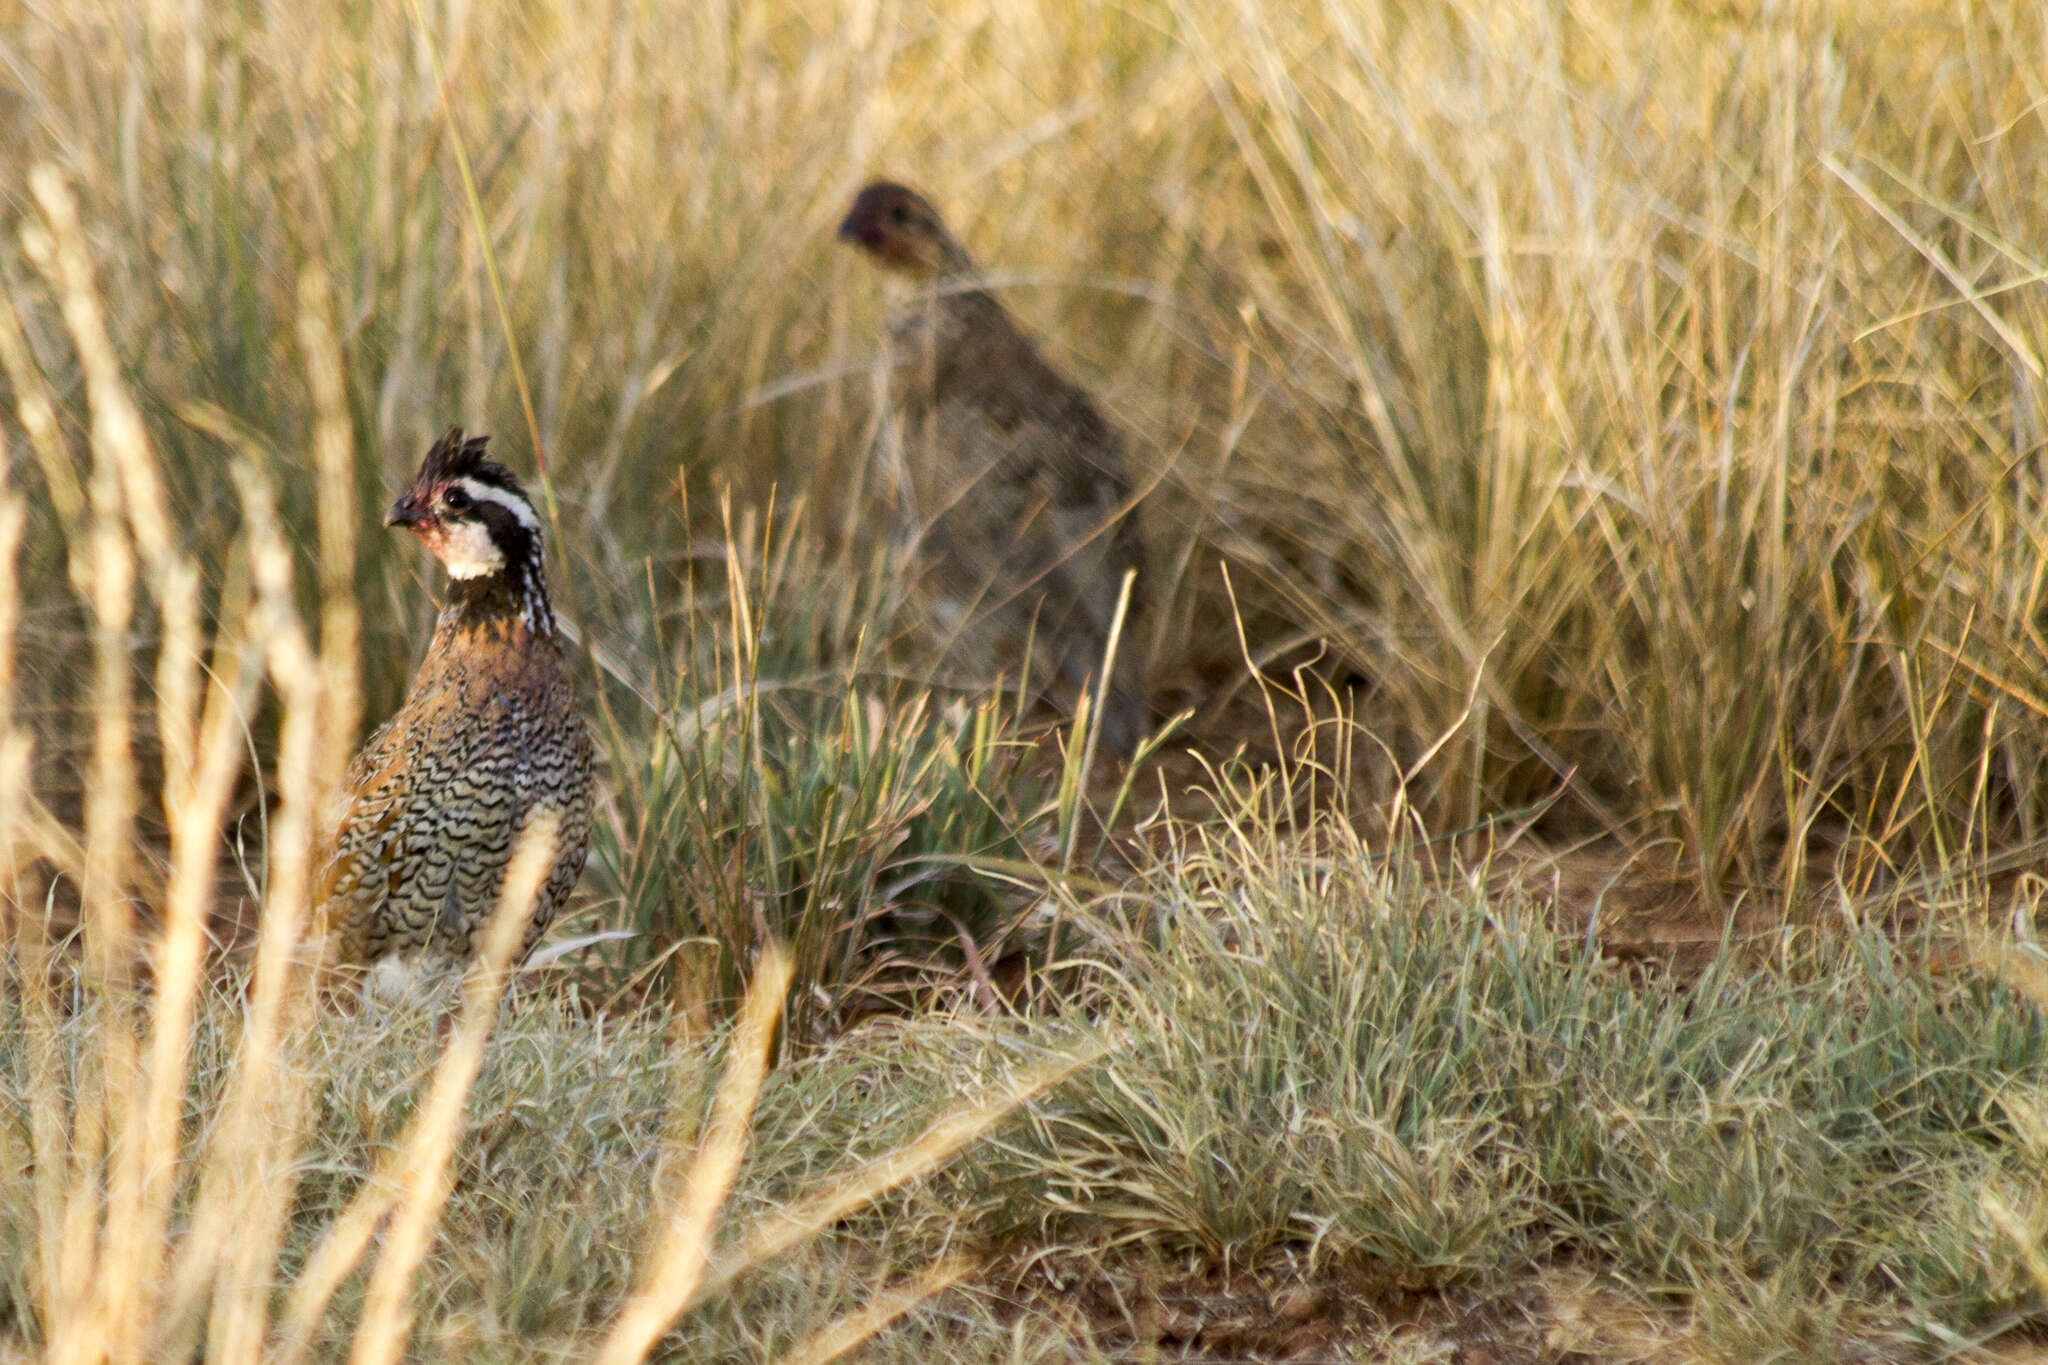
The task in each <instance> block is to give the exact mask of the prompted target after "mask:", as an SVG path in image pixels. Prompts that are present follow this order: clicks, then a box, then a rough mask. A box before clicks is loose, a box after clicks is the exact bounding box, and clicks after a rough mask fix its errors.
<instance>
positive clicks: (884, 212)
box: [839, 180, 974, 280]
mask: <svg viewBox="0 0 2048 1365" xmlns="http://www.w3.org/2000/svg"><path fill="white" fill-rule="evenodd" d="M839 240H840V241H842V242H851V243H853V244H854V245H855V246H857V247H859V248H860V249H861V250H863V251H865V252H867V253H868V255H869V256H871V257H873V258H874V261H875V263H876V264H877V265H879V266H881V267H882V268H883V269H885V270H890V271H894V272H895V273H897V274H900V275H908V276H910V277H911V278H913V279H917V280H928V279H930V278H932V277H933V276H935V275H941V274H946V275H959V274H965V273H967V272H968V271H970V270H972V269H973V268H974V262H973V261H972V260H971V259H970V258H969V257H968V255H967V253H966V252H965V251H964V250H962V249H961V247H960V244H959V243H958V242H956V241H954V240H953V237H952V234H951V233H949V232H947V231H946V224H945V222H944V221H943V220H942V219H941V218H940V217H939V211H938V210H937V209H935V208H933V207H932V206H931V204H930V202H929V201H928V200H926V199H925V197H924V196H923V195H921V194H919V193H918V192H917V191H916V190H913V189H911V188H910V187H908V186H907V185H899V184H896V183H895V182H894V181H891V180H877V181H876V182H875V183H874V184H872V185H869V186H868V187H867V188H866V189H864V190H862V191H861V192H860V193H859V194H857V195H855V196H854V199H853V205H852V207H851V208H849V209H847V211H846V217H845V218H844V219H843V220H842V221H841V222H840V224H839Z"/></svg>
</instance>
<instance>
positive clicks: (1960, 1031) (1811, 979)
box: [976, 827, 2048, 1346]
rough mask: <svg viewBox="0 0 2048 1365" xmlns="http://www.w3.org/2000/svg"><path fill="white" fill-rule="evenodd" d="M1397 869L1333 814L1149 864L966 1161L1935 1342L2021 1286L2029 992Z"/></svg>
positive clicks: (1702, 1306) (1503, 1266)
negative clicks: (1101, 1041)
mask: <svg viewBox="0 0 2048 1365" xmlns="http://www.w3.org/2000/svg"><path fill="white" fill-rule="evenodd" d="M1397 852H1398V851H1397ZM1414 868H1415V865H1414V863H1413V862H1412V861H1411V860H1410V859H1409V858H1407V857H1405V856H1396V857H1392V858H1389V857H1385V856H1381V855H1378V854H1376V853H1374V852H1373V851H1371V850H1369V849H1367V848H1365V847H1364V846H1362V845H1361V844H1360V843H1359V842H1358V841H1357V840H1356V838H1355V836H1353V835H1350V834H1349V833H1348V832H1347V831H1344V830H1342V829H1338V828H1331V827H1325V828H1324V829H1322V830H1321V831H1319V832H1318V835H1317V836H1316V837H1314V838H1310V839H1306V840H1304V841H1303V842H1302V843H1300V844H1298V845H1295V846H1291V847H1290V846H1287V845H1285V844H1282V843H1278V842H1275V841H1272V840H1271V839H1268V838H1262V839H1260V840H1259V841H1258V842H1257V843H1256V844H1255V845H1241V844H1236V843H1233V842H1231V841H1230V840H1228V839H1224V838H1221V837H1218V838H1214V839H1196V840H1193V841H1191V847H1190V848H1189V849H1188V850H1187V851H1186V852H1185V853H1184V854H1182V855H1181V856H1177V857H1174V858H1172V859H1163V860H1162V861H1160V862H1159V863H1158V864H1157V865H1155V866H1153V867H1151V868H1149V869H1147V870H1146V871H1145V872H1144V873H1143V874H1141V876H1140V879H1139V885H1140V887H1142V888H1143V890H1142V892H1140V893H1139V894H1142V895H1145V896H1147V897H1149V898H1150V900H1151V903H1152V904H1154V905H1157V906H1160V907H1161V908H1165V909H1170V910H1171V912H1172V913H1171V916H1170V918H1168V919H1167V920H1166V921H1165V927H1164V928H1163V929H1162V930H1161V931H1160V932H1158V933H1157V934H1156V935H1152V936H1134V935H1132V934H1130V933H1129V932H1128V931H1125V930H1121V929H1117V928H1114V927H1111V924H1110V922H1108V921H1104V920H1100V919H1096V920H1091V921H1090V923H1091V924H1092V926H1093V936H1092V938H1091V941H1090V943H1089V946H1088V947H1087V948H1085V949H1083V950H1081V955H1082V956H1084V957H1088V958H1091V959H1093V960H1095V961H1097V962H1099V963H1100V964H1101V971H1100V976H1099V981H1100V989H1099V993H1098V994H1096V995H1093V996H1091V997H1090V998H1089V1001H1088V1004H1087V1006H1086V1011H1085V1012H1086V1013H1087V1015H1088V1016H1089V1017H1090V1018H1091V1019H1092V1020H1093V1021H1094V1025H1095V1027H1097V1028H1099V1029H1100V1030H1101V1031H1102V1032H1103V1034H1104V1035H1105V1036H1106V1037H1109V1038H1112V1039H1114V1040H1116V1041H1115V1043H1114V1044H1113V1045H1112V1047H1111V1049H1110V1052H1109V1054H1108V1055H1107V1056H1106V1057H1105V1059H1104V1060H1103V1062H1102V1063H1101V1064H1100V1065H1099V1066H1097V1067H1094V1068H1091V1069H1090V1070H1089V1071H1088V1072H1086V1073H1085V1074H1084V1075H1083V1076H1081V1077H1079V1078H1077V1080H1076V1081H1075V1082H1073V1083H1072V1084H1071V1085H1070V1086H1069V1087H1068V1088H1067V1089H1066V1090H1065V1091H1064V1092H1063V1093H1062V1095H1061V1098H1060V1102H1059V1103H1058V1104H1057V1105H1055V1106H1054V1107H1052V1108H1049V1109H1046V1110H1042V1111H1040V1112H1039V1113H1038V1114H1036V1115H1035V1116H1034V1118H1033V1119H1032V1120H1031V1123H1030V1132H1029V1135H1028V1136H1027V1137H1023V1138H1020V1139H1019V1140H1018V1142H1017V1143H1016V1145H1015V1146H1014V1147H1012V1148H1011V1149H1010V1150H1008V1151H1006V1152H1005V1153H1004V1154H1003V1156H1002V1157H1000V1158H998V1159H995V1160H993V1161H990V1162H985V1163H981V1164H980V1165H979V1166H978V1167H977V1168H976V1171H977V1175H978V1176H980V1177H981V1178H982V1179H984V1180H985V1181H986V1182H987V1184H986V1186H985V1188H986V1189H987V1191H988V1197H990V1198H994V1199H997V1200H998V1203H997V1210H998V1211H997V1212H996V1213H995V1214H993V1215H992V1216H993V1217H995V1218H996V1219H997V1221H998V1223H999V1224H1001V1225H1003V1226H1006V1227H1010V1228H1012V1229H1013V1230H1014V1235H1017V1236H1022V1237H1026V1238H1028V1239H1030V1240H1033V1241H1046V1242H1050V1243H1053V1244H1066V1245H1072V1246H1076V1247H1083V1248H1086V1247H1100V1246H1104V1245H1114V1246H1122V1247H1126V1248H1128V1247H1132V1246H1138V1247H1144V1248H1148V1249H1150V1250H1151V1251H1152V1252H1153V1253H1155V1254H1157V1255H1160V1256H1165V1257H1171V1256H1193V1257H1195V1258H1197V1259H1198V1260H1199V1261H1201V1262H1204V1263H1212V1264H1220V1265H1224V1266H1231V1265H1235V1266H1238V1267H1240V1268H1252V1269H1257V1268H1261V1267H1265V1268H1270V1267H1273V1266H1275V1265H1293V1266H1297V1267H1299V1266H1311V1267H1312V1266H1316V1265H1323V1266H1332V1265H1335V1266H1345V1265H1349V1266H1360V1265H1363V1266H1367V1267H1374V1268H1378V1269H1380V1270H1383V1271H1391V1272H1394V1273H1395V1274H1396V1275H1398V1277H1399V1278H1400V1281H1401V1282H1402V1283H1407V1284H1435V1285H1444V1284H1449V1283H1457V1282H1459V1281H1464V1282H1474V1281H1476V1282H1480V1283H1485V1282H1488V1281H1491V1280H1494V1279H1497V1278H1498V1277H1501V1276H1503V1275H1507V1274H1511V1273H1513V1272H1514V1270H1515V1269H1516V1268H1517V1267H1522V1266H1526V1265H1528V1264H1530V1263H1532V1262H1534V1263H1542V1262H1548V1261H1551V1260H1553V1259H1555V1258H1557V1257H1560V1256H1570V1257H1575V1258H1582V1259H1584V1258H1589V1259H1590V1260H1591V1261H1592V1262H1593V1263H1597V1264H1599V1265H1602V1266H1605V1267H1607V1268H1608V1271H1609V1272H1610V1273H1611V1274H1612V1275H1613V1277H1614V1278H1615V1279H1616V1280H1617V1281H1619V1282H1620V1283H1622V1284H1625V1285H1627V1286H1629V1287H1630V1288H1631V1290H1632V1291H1633V1292H1636V1293H1638V1294H1640V1295H1642V1296H1644V1297H1645V1298H1646V1299H1650V1300H1665V1301H1668V1302H1675V1303H1678V1304H1682V1305H1685V1306H1687V1307H1690V1308H1692V1309H1694V1310H1695V1311H1696V1313H1697V1314H1699V1319H1698V1322H1699V1326H1700V1330H1702V1331H1703V1332H1704V1333H1705V1334H1706V1335H1707V1336H1708V1337H1709V1338H1713V1339H1724V1340H1729V1341H1732V1340H1734V1339H1735V1338H1734V1337H1730V1336H1728V1335H1727V1334H1728V1333H1734V1332H1736V1331H1737V1327H1738V1326H1740V1325H1741V1324H1744V1323H1746V1324H1748V1325H1747V1327H1745V1328H1743V1329H1742V1330H1746V1331H1753V1332H1758V1333H1762V1334H1764V1335H1765V1336H1768V1335H1770V1334H1771V1333H1778V1334H1780V1336H1781V1337H1782V1339H1787V1340H1789V1339H1790V1337H1791V1336H1792V1335H1796V1333H1795V1332H1794V1324H1795V1320H1806V1321H1810V1322H1830V1321H1837V1320H1840V1321H1841V1322H1843V1323H1851V1322H1853V1323H1855V1324H1857V1325H1858V1326H1857V1330H1859V1331H1870V1332H1874V1333H1877V1334H1878V1335H1879V1336H1881V1337H1884V1338H1885V1339H1888V1340H1889V1339H1893V1338H1896V1339H1897V1340H1901V1341H1903V1340H1905V1339H1908V1338H1911V1339H1914V1340H1917V1341H1919V1342H1921V1344H1922V1345H1923V1346H1924V1345H1930V1344H1939V1342H1940V1341H1941V1340H1943V1338H1942V1336H1941V1333H1943V1332H1951V1333H1956V1334H1959V1335H1968V1334H1970V1333H1973V1332H1976V1331H1979V1330H1982V1329H1984V1328H1986V1327H2003V1326H2009V1325H2011V1324H2012V1323H2014V1322H2015V1321H2019V1320H2022V1319H2030V1318H2031V1315H2033V1314H2035V1313H2036V1312H2037V1311H2038V1304H2039V1299H2038V1297H2037V1296H2038V1293H2039V1289H2038V1288H2037V1286H2036V1284H2035V1282H2034V1281H2033V1279H2032V1278H2031V1276H2030V1273H2029V1272H2028V1270H2027V1268H2026V1265H2027V1262H2026V1257H2027V1256H2028V1255H2030V1254H2033V1252H2034V1251H2035V1250H2036V1249H2038V1247H2039V1245H2040V1244H2039V1242H2038V1241H2032V1242H2029V1243H2027V1244H2026V1245H2025V1246H2022V1245H2017V1244H2015V1243H2013V1242H2012V1241H2010V1240H2009V1239H2008V1238H2007V1237H2006V1236H2005V1235H2004V1234H2003V1233H2002V1232H2001V1231H2000V1230H1998V1229H1997V1228H1995V1227H1994V1226H1993V1225H1992V1224H1991V1222H1990V1221H1989V1220H1988V1219H1987V1217H1986V1215H1985V1214H1984V1213H1983V1211H1982V1210H1981V1209H1978V1208H1976V1207H1975V1206H1974V1194H1973V1191H1976V1190H1977V1189H1978V1188H1979V1187H1980V1185H1982V1183H1983V1182H1985V1181H1987V1180H1989V1181H1993V1182H1994V1184H1995V1185H1996V1186H1997V1187H1998V1188H2000V1189H2005V1190H2011V1189H2012V1188H2013V1186H2012V1185H2011V1183H2010V1182H2012V1181H2013V1180H2014V1179H2015V1178H2016V1172H2017V1171H2018V1170H2021V1169H2025V1170H2028V1171H2030V1172H2032V1173H2033V1176H2032V1178H2034V1179H2038V1178H2039V1176H2040V1175H2041V1174H2042V1173H2043V1168H2042V1167H2041V1166H2040V1165H2039V1161H2040V1144H2039V1142H2038V1139H2037V1137H2036V1136H2035V1134H2036V1131H2037V1129H2036V1127H2035V1125H2037V1124H2038V1119H2034V1118H2030V1117H2028V1115H2029V1114H2030V1113H2031V1111H2032V1110H2033V1109H2034V1108H2036V1107H2038V1105H2039V1104H2040V1102H2041V1101H2040V1097H2041V1096H2042V1095H2043V1094H2044V1093H2048V1021H2044V1018H2043V1016H2042V1014H2041V1013H2040V1012H2039V1011H2038V1010H2037V1009H2035V1008H2034V1007H2033V1006H2032V1005H2031V1004H2029V1003H2028V1002H2027V1001H2026V1000H2025V999H2024V998H2022V997H2020V996H2018V995H2016V994H2014V993H2013V992H2012V991H2010V990H2008V989H2006V988H2004V987H2001V986H1999V985H1996V984H1990V983H1987V982H1986V981H1985V980H1984V979H1982V978H1979V977H1975V976H1970V975H1965V976H1964V977H1962V978H1960V979H1957V978H1954V977H1950V978H1945V979H1944V978H1937V977H1932V976H1930V975H1929V974H1928V973H1927V971H1926V970H1925V968H1924V965H1922V964H1924V962H1925V961H1926V955H1927V949H1928V947H1929V946H1930V945H1929V944H1928V943H1927V942H1923V941H1913V940H1909V941H1907V942H1904V943H1894V942H1892V941H1891V940H1890V939H1889V938H1887V937H1886V936H1885V935H1884V934H1882V933H1880V932H1878V931H1876V930H1871V929H1861V930H1856V931H1853V932H1850V933H1847V934H1845V935H1842V936H1839V937H1837V936H1833V935H1826V936H1819V937H1814V936H1810V935H1805V934H1794V935H1792V936H1790V937H1788V938H1787V939H1786V941H1785V942H1784V943H1783V944H1782V945H1780V946H1779V949H1778V951H1777V953H1776V957H1777V959H1778V960H1777V963H1776V965H1775V967H1774V968H1772V969H1763V968H1762V967H1761V964H1760V962H1759V960H1758V956H1757V948H1758V946H1759V945H1745V944H1740V943H1735V942H1730V943H1728V944H1724V946H1723V948H1722V949H1721V951H1720V952H1719V954H1718V955H1717V956H1716V957H1715V958H1714V959H1713V961H1712V962H1711V963H1710V964H1708V965H1707V966H1706V967H1705V969H1704V970H1703V971H1702V972H1700V973H1699V974H1698V975H1696V976H1694V975H1690V974H1687V975H1684V976H1680V975H1676V974H1667V973H1653V974H1652V975H1651V976H1649V977H1648V978H1647V979H1639V978H1638V977H1637V976H1636V975H1635V974H1633V973H1631V972H1629V971H1627V970H1625V969H1623V968H1621V967H1619V966H1618V965H1617V964H1615V963H1613V962H1611V961H1608V960H1605V959H1604V958H1603V955H1602V953H1601V950H1600V948H1599V947H1598V944H1597V942H1595V941H1594V940H1592V939H1590V938H1588V937H1583V936H1580V935H1577V934H1574V933H1572V932H1570V931H1569V930H1567V931H1566V932H1564V933H1562V934H1560V933H1559V932H1558V931H1557V930H1556V929H1554V928H1553V927H1552V925H1551V923H1550V914H1551V913H1552V912H1549V911H1545V910H1541V909H1540V908H1539V907H1536V906H1533V905H1531V904H1529V903H1527V902H1525V901H1523V900H1521V899H1519V898H1517V897H1515V896H1513V895H1506V896H1502V895H1486V894H1482V893H1479V892H1476V891H1472V890H1469V889H1468V890H1460V889H1459V887H1460V886H1461V885H1467V886H1469V885H1471V884H1472V883H1467V882H1463V880H1462V879H1448V880H1447V881H1437V880H1435V879H1433V878H1426V877H1423V876H1421V875H1419V874H1417V873H1416V871H1415V870H1414ZM1476 880H1477V879H1475V881H1476ZM2015 1106H2018V1107H2019V1109H2020V1111H2021V1112H2020V1114H2019V1115H2018V1116H2017V1117H2016V1116H2015V1115H2014V1112H2013V1111H2014V1108H2015ZM991 1167H993V1168H994V1169H995V1170H998V1171H1000V1172H1002V1175H1001V1176H1000V1177H997V1176H995V1175H989V1174H986V1173H987V1172H988V1170H989V1168H991ZM1004 1180H1007V1181H1013V1182H1014V1185H1013V1186H1012V1187H1011V1188H1012V1189H1013V1190H1026V1191H1034V1192H1037V1191H1043V1192H1045V1193H1044V1194H1043V1195H1042V1196H1040V1197H1032V1196H1026V1197H1022V1198H1019V1197H1017V1196H1016V1195H1015V1194H1014V1193H1012V1194H1010V1195H1008V1196H1004V1195H1002V1193H1001V1190H1002V1185H1001V1183H1000V1182H1001V1181H1004ZM2018 1197H2019V1198H2020V1200H2021V1206H2022V1207H2025V1208H2028V1209H2037V1208H2038V1207H2039V1206H2040V1201H2039V1198H2038V1195H2037V1194H2034V1193H2031V1192H2029V1193H2027V1194H2025V1195H2022V1196H2018ZM1715 1313H1722V1314H1725V1315H1726V1316H1727V1319H1728V1320H1727V1322H1725V1323H1722V1324H1721V1325H1719V1326H1716V1325H1714V1323H1713V1321H1712V1318H1713V1314H1715ZM1773 1315H1775V1316H1773ZM1801 1330H1804V1329H1801ZM1844 1330H1847V1329H1846V1328H1844Z"/></svg>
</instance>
